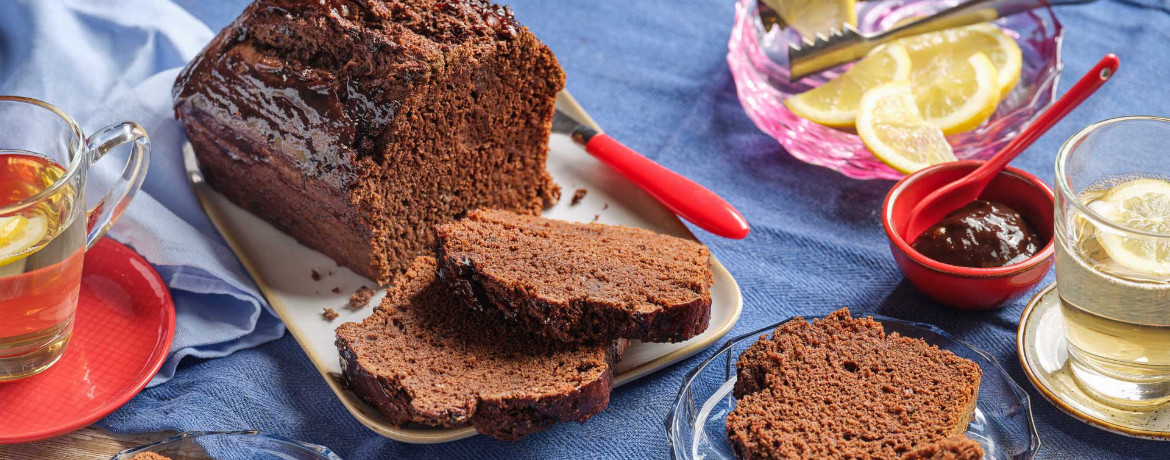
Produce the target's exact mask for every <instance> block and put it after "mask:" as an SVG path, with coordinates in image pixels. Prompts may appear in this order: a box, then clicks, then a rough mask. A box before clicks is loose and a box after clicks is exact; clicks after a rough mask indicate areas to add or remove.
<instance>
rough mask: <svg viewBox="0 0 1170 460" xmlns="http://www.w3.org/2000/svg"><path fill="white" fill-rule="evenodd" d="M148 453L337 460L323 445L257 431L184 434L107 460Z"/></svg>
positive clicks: (183, 459)
mask: <svg viewBox="0 0 1170 460" xmlns="http://www.w3.org/2000/svg"><path fill="white" fill-rule="evenodd" d="M145 452H152V453H156V454H159V455H162V456H165V457H169V458H171V459H173V460H202V459H253V458H257V459H259V458H279V459H285V460H341V457H338V456H337V454H334V453H333V451H331V450H329V448H327V447H325V446H319V445H317V444H309V443H307V442H300V441H293V440H291V439H288V438H283V437H280V436H276V435H271V434H264V433H260V432H258V431H187V432H184V433H180V434H178V435H175V436H172V437H170V438H167V439H164V440H162V441H159V442H153V443H150V444H146V445H143V446H138V447H134V448H131V449H126V450H123V451H121V452H118V453H117V454H114V456H113V457H111V458H110V460H131V459H133V458H134V456H135V455H138V454H141V453H145Z"/></svg>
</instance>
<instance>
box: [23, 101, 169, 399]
mask: <svg viewBox="0 0 1170 460" xmlns="http://www.w3.org/2000/svg"><path fill="white" fill-rule="evenodd" d="M127 143H129V144H130V145H131V151H130V155H129V161H128V162H127V164H126V167H125V168H124V169H123V171H122V175H121V177H119V178H118V179H117V180H116V181H115V182H114V183H113V185H112V187H111V188H110V190H109V192H108V193H107V194H106V195H105V196H103V197H101V199H100V200H97V201H96V204H95V205H94V206H93V208H91V209H88V210H87V209H86V196H85V188H86V186H85V184H86V175H87V172H88V171H89V168H90V166H91V165H93V163H94V162H96V161H98V160H100V159H101V158H102V157H103V156H104V155H105V154H106V153H107V152H109V151H110V150H111V149H113V148H115V147H118V146H120V145H122V144H127ZM149 161H150V141H149V139H148V138H147V136H146V132H145V131H143V129H142V127H141V126H139V125H138V124H136V123H133V122H122V123H118V124H115V125H111V126H108V127H105V128H102V129H101V130H99V131H98V132H97V133H95V134H93V135H92V136H89V137H86V136H85V134H84V133H83V132H82V131H81V129H80V128H79V127H78V126H77V123H76V122H74V121H73V119H72V118H70V117H69V115H67V114H66V113H65V112H63V111H61V109H58V108H57V107H54V106H52V105H50V104H48V103H45V102H42V101H38V100H35V99H29V98H24V97H16V96H0V382H3V381H8V380H16V379H20V378H24V377H28V376H31V375H35V374H37V373H40V372H42V371H44V370H45V369H48V368H49V366H52V365H53V363H55V362H57V360H58V359H60V358H61V355H62V354H63V353H64V352H65V348H66V346H67V345H68V343H69V339H70V337H71V335H72V332H73V318H74V314H75V312H76V311H77V296H78V293H79V291H80V289H81V269H82V264H83V260H84V256H85V250H86V249H88V248H90V247H92V246H93V244H94V243H95V242H97V240H98V239H99V238H101V237H102V235H104V234H105V232H106V230H107V229H109V227H110V225H112V224H113V223H114V221H115V220H117V219H118V217H119V216H121V215H122V213H123V211H125V210H126V207H127V205H129V203H130V200H131V198H132V197H133V196H134V194H135V193H136V192H137V191H138V189H139V188H141V186H142V181H143V179H145V177H146V170H147V166H148V164H149Z"/></svg>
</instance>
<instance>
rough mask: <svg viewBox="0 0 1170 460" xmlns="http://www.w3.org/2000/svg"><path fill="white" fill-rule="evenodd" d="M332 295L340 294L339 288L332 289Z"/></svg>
mask: <svg viewBox="0 0 1170 460" xmlns="http://www.w3.org/2000/svg"><path fill="white" fill-rule="evenodd" d="M333 293H334V294H341V288H339V287H335V288H333Z"/></svg>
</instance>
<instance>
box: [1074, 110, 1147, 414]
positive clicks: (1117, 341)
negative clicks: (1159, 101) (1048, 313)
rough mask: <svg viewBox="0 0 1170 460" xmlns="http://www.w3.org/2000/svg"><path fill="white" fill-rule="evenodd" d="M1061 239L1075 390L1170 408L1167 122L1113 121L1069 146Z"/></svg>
mask: <svg viewBox="0 0 1170 460" xmlns="http://www.w3.org/2000/svg"><path fill="white" fill-rule="evenodd" d="M1055 234H1056V242H1057V244H1056V283H1057V290H1058V292H1059V293H1060V303H1061V313H1062V314H1063V318H1064V336H1065V339H1066V341H1067V345H1068V357H1069V361H1068V362H1069V367H1070V370H1071V371H1072V375H1073V377H1074V378H1075V379H1076V381H1077V384H1078V385H1079V386H1080V387H1081V388H1082V389H1084V390H1085V392H1086V393H1088V394H1090V395H1092V396H1093V397H1094V398H1096V399H1098V400H1100V401H1102V402H1104V403H1106V404H1109V405H1112V406H1115V407H1122V408H1127V409H1134V410H1143V409H1153V408H1156V407H1158V406H1161V405H1164V404H1166V403H1170V119H1166V118H1157V117H1125V118H1116V119H1112V120H1106V121H1103V122H1100V123H1097V124H1094V125H1092V126H1089V127H1087V128H1085V129H1084V130H1082V131H1081V132H1079V133H1077V134H1076V135H1075V136H1073V137H1072V138H1070V139H1069V140H1068V141H1067V142H1065V144H1064V146H1063V147H1061V149H1060V153H1059V154H1058V155H1057V157H1056V232H1055Z"/></svg>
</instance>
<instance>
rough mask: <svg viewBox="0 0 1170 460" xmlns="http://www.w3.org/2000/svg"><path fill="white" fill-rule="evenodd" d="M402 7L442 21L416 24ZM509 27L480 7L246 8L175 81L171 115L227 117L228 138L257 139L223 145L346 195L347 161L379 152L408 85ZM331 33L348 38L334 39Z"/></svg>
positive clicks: (298, 2)
mask: <svg viewBox="0 0 1170 460" xmlns="http://www.w3.org/2000/svg"><path fill="white" fill-rule="evenodd" d="M405 4H425V5H426V6H427V7H429V8H435V9H436V10H443V11H446V14H443V15H431V16H427V17H423V16H419V15H417V13H413V12H412V11H414V10H413V9H412V8H407V7H406V6H405ZM291 18H310V19H311V20H316V21H317V24H318V25H319V26H320V29H319V28H313V29H306V28H304V27H293V26H291V25H290V24H291V23H292V21H289V20H288V19H291ZM245 23H247V24H249V25H250V26H244V24H245ZM326 27H328V28H332V29H333V32H325V31H323V30H322V29H323V28H326ZM518 27H519V24H517V23H516V21H515V20H514V19H513V18H512V11H511V9H509V8H507V7H499V6H495V5H492V4H491V3H489V2H487V1H483V0H462V1H456V0H400V1H383V0H324V1H321V0H273V1H269V2H264V5H263V7H260V5H259V4H255V5H253V6H252V7H250V8H248V9H247V10H245V12H244V13H243V14H242V15H241V16H240V18H239V19H237V20H236V21H235V22H234V23H233V24H232V25H231V26H229V28H230V29H233V31H234V32H233V33H225V34H221V35H220V36H218V37H216V39H215V40H214V41H212V43H211V44H209V45H208V49H209V50H211V52H204V53H201V54H200V55H199V56H198V57H197V58H196V59H195V60H194V61H193V62H192V63H191V65H189V66H187V68H186V69H184V70H183V72H182V73H181V74H180V76H179V78H178V80H177V81H176V85H175V87H174V91H173V98H174V99H175V107H176V112H178V111H179V110H187V111H190V112H193V113H192V115H191V116H204V117H209V118H214V119H219V120H230V123H232V124H235V125H237V126H236V127H235V129H234V130H236V131H238V132H249V133H252V134H253V136H255V137H256V138H255V139H222V140H221V141H222V142H225V143H233V142H245V143H246V142H265V143H269V144H272V145H273V146H274V147H275V149H276V150H278V151H280V152H282V153H283V154H284V155H286V156H287V158H288V160H289V161H290V163H291V164H292V165H293V166H294V167H295V168H296V169H297V170H299V171H301V172H302V173H303V174H304V175H305V176H306V177H309V178H313V179H318V180H321V181H322V182H324V183H325V184H328V185H329V186H331V187H341V188H347V187H349V186H350V185H352V183H353V182H354V180H355V179H357V176H358V168H356V167H355V162H356V161H357V160H358V159H360V158H369V157H376V156H377V155H378V154H379V151H380V148H379V146H380V145H381V144H383V143H384V142H385V139H384V133H385V132H386V131H387V130H388V128H389V127H390V125H391V124H392V123H393V122H394V118H395V115H396V113H397V110H398V109H399V107H401V106H402V104H403V101H404V100H405V99H406V98H408V97H411V96H412V93H411V92H410V88H411V86H412V85H411V83H412V82H422V81H425V80H427V78H428V76H429V75H430V74H431V72H432V71H433V69H432V68H431V65H432V64H431V63H432V62H435V61H437V60H439V57H438V56H439V55H440V54H441V53H443V52H445V51H447V50H450V49H452V48H454V47H457V46H460V45H463V44H466V43H472V44H490V43H492V42H493V41H496V40H501V39H502V40H510V39H512V38H514V37H515V35H516V33H517V28H518ZM395 28H407V29H411V30H414V31H415V32H418V33H420V34H422V35H425V36H427V37H429V38H430V39H431V40H433V41H427V42H410V41H407V42H403V41H402V39H401V38H400V37H402V36H403V35H402V34H398V33H391V32H390V31H393V30H395ZM314 29H317V30H314ZM327 35H328V36H329V38H328V39H326V38H324V37H325V36H327ZM338 35H340V36H344V37H346V40H345V41H344V42H341V43H338V42H336V38H335V37H337V36H338ZM317 36H321V40H319V41H318V40H316V38H317ZM217 50H218V51H217ZM387 76H392V77H393V78H386V77H387ZM386 80H396V81H397V82H399V83H400V84H393V85H386ZM194 112H198V113H194ZM176 115H177V116H178V114H176ZM237 150H238V151H246V150H247V149H237ZM234 159H235V160H236V161H240V162H244V163H252V162H269V161H271V160H272V159H270V158H244V157H239V158H234Z"/></svg>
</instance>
